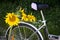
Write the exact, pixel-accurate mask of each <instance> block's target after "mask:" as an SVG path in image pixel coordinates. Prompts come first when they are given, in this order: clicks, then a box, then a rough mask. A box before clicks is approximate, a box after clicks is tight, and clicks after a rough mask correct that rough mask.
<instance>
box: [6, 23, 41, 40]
mask: <svg viewBox="0 0 60 40" xmlns="http://www.w3.org/2000/svg"><path fill="white" fill-rule="evenodd" d="M18 26H19V27H20V28H21V27H27V28H28V29H30V30H31V31H33V32H35V34H36V36H37V38H38V40H42V38H41V36H40V34H39V32H37V30H36V29H35V28H34V27H32V26H31V25H28V24H25V23H19V25H18ZM16 28H18V27H13V29H12V32H13V30H14V29H16ZM8 35H9V31H8V33H7V35H6V37H7V40H8ZM9 40H10V39H9ZM19 40H21V39H19ZM22 40H28V39H22ZM34 40H35V39H34ZM36 40H37V39H36Z"/></svg>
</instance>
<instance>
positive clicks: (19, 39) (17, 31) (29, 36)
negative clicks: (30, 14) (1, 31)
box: [5, 2, 48, 40]
mask: <svg viewBox="0 0 60 40" xmlns="http://www.w3.org/2000/svg"><path fill="white" fill-rule="evenodd" d="M47 7H48V5H47V4H40V3H36V2H33V3H31V8H32V9H33V10H36V11H37V10H40V13H41V16H42V20H39V21H38V22H36V23H39V22H41V23H42V25H40V26H39V28H36V26H34V25H33V24H30V23H27V22H23V21H21V22H20V23H19V24H18V26H17V27H13V28H12V31H11V35H10V39H9V36H8V35H9V30H10V27H9V28H8V29H7V31H6V34H5V36H6V38H7V40H44V38H43V35H42V34H41V32H40V31H39V30H41V29H42V28H44V27H45V26H46V20H45V18H44V15H43V12H42V9H45V8H47Z"/></svg>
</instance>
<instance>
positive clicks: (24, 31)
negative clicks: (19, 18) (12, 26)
mask: <svg viewBox="0 0 60 40" xmlns="http://www.w3.org/2000/svg"><path fill="white" fill-rule="evenodd" d="M23 31H24V36H25V39H26V32H25V28H24V27H23Z"/></svg>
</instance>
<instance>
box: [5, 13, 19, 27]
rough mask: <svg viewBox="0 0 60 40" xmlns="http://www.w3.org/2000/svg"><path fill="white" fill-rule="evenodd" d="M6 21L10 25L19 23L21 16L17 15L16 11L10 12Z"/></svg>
mask: <svg viewBox="0 0 60 40" xmlns="http://www.w3.org/2000/svg"><path fill="white" fill-rule="evenodd" d="M5 22H6V23H8V24H9V26H10V27H12V26H15V25H18V23H19V22H20V20H19V18H18V16H17V15H15V14H14V13H8V14H7V15H6V17H5Z"/></svg>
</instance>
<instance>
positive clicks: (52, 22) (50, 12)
mask: <svg viewBox="0 0 60 40" xmlns="http://www.w3.org/2000/svg"><path fill="white" fill-rule="evenodd" d="M33 1H35V2H42V3H47V4H48V5H49V8H48V9H45V10H43V11H44V15H45V18H46V20H47V27H48V30H49V33H51V34H56V35H60V31H59V30H60V5H59V4H60V3H59V1H58V0H57V1H56V0H54V2H53V1H52V0H47V1H44V0H43V1H42V0H25V2H23V0H22V1H18V0H17V1H16V0H15V1H14V0H11V1H8V0H4V1H1V0H0V35H4V33H5V31H6V30H7V28H8V25H7V24H6V23H5V22H4V17H5V15H6V14H7V12H15V11H16V8H17V7H18V6H22V7H23V8H24V9H25V10H26V13H30V12H33V15H35V16H36V17H37V19H41V17H40V16H39V15H40V13H39V11H34V10H32V9H31V7H30V4H31V2H33ZM36 14H37V15H36Z"/></svg>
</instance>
